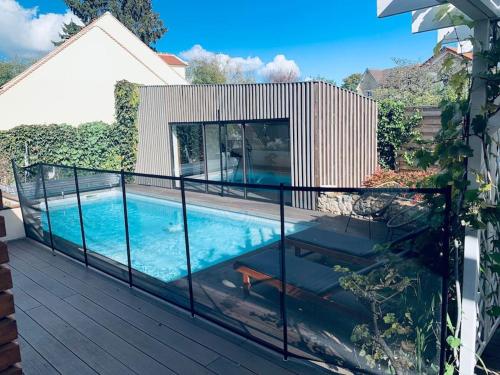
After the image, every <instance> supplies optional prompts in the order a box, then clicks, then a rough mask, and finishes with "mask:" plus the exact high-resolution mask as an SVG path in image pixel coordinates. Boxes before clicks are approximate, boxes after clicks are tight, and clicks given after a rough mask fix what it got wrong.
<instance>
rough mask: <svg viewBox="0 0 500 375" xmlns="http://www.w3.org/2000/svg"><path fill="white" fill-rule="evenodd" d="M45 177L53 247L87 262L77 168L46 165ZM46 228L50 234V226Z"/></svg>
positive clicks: (44, 168)
mask: <svg viewBox="0 0 500 375" xmlns="http://www.w3.org/2000/svg"><path fill="white" fill-rule="evenodd" d="M43 176H44V182H45V191H46V194H47V202H48V206H49V211H48V214H49V216H50V224H51V228H52V238H53V241H54V247H55V248H56V249H57V250H59V251H61V252H63V253H65V254H67V255H69V256H71V257H74V258H77V259H79V260H84V254H83V247H82V246H83V241H82V234H81V226H80V216H79V212H78V203H77V197H76V192H77V189H76V182H75V174H74V169H73V167H60V166H49V165H44V166H43ZM43 225H44V230H45V231H47V232H48V230H49V228H48V223H43Z"/></svg>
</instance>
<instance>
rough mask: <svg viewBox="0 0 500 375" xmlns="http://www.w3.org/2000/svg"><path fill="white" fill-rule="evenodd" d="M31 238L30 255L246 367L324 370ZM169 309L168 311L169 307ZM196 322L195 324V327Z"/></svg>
mask: <svg viewBox="0 0 500 375" xmlns="http://www.w3.org/2000/svg"><path fill="white" fill-rule="evenodd" d="M31 243H33V242H32V241H26V242H23V243H20V245H21V246H20V250H21V251H22V252H27V253H29V254H30V255H33V256H36V257H40V258H42V259H46V261H47V264H46V265H47V266H48V267H49V268H50V267H57V268H59V269H60V270H61V271H62V272H63V273H65V274H66V276H65V277H75V278H79V279H81V280H82V281H83V282H86V283H88V284H89V285H96V286H98V288H99V291H102V292H104V293H107V294H108V296H110V297H112V298H116V299H118V300H120V301H121V302H123V303H125V304H127V305H128V306H130V307H131V308H133V309H137V310H138V311H140V312H141V313H143V314H146V315H148V316H150V317H151V318H153V319H155V320H157V321H158V322H160V323H162V324H165V325H169V326H171V327H172V328H173V329H176V330H178V331H179V332H181V333H186V332H189V333H190V337H191V338H192V339H194V340H196V341H198V342H200V343H203V344H204V345H207V346H208V347H210V348H213V349H214V350H216V351H217V352H218V353H220V354H221V355H222V356H225V357H226V358H229V359H230V360H232V361H236V362H238V363H240V364H242V365H244V366H245V367H247V368H249V369H251V370H253V371H260V373H262V374H272V375H275V374H290V373H297V374H304V373H308V374H310V373H317V372H318V371H319V372H322V369H320V368H318V367H317V366H312V365H310V364H308V363H307V362H305V361H287V362H284V361H282V357H281V356H280V355H279V354H277V353H274V352H271V351H268V350H266V349H264V348H262V347H260V346H257V345H256V344H254V343H250V344H249V345H247V349H242V348H241V344H242V343H244V342H246V340H245V339H244V338H241V337H239V336H236V335H233V334H230V333H229V332H227V331H225V330H221V329H220V328H218V327H215V326H213V325H212V324H209V323H207V322H205V321H203V320H200V319H194V320H192V319H190V318H189V317H185V316H183V315H184V312H179V311H177V310H176V309H174V308H171V307H170V306H169V305H167V304H166V303H164V302H161V301H159V300H157V299H152V298H150V297H149V296H148V295H146V294H145V293H143V292H141V291H138V290H134V289H132V290H130V289H128V288H123V289H122V288H117V287H116V284H117V282H116V281H115V280H113V279H110V278H109V277H107V276H106V275H102V274H100V273H98V272H92V271H91V272H89V271H88V270H86V269H85V268H84V267H81V266H80V264H78V263H76V262H74V261H73V260H71V259H68V258H66V257H64V256H56V257H55V258H57V259H54V257H52V255H51V254H50V252H49V251H47V250H46V249H45V247H42V249H41V250H42V251H39V250H38V249H34V248H33V247H41V245H39V244H37V243H33V246H31V247H30V246H29V245H30V244H31ZM167 309H168V311H167ZM193 325H194V326H195V327H193Z"/></svg>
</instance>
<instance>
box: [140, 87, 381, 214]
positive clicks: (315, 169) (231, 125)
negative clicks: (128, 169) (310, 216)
mask: <svg viewBox="0 0 500 375" xmlns="http://www.w3.org/2000/svg"><path fill="white" fill-rule="evenodd" d="M376 127H377V105H376V103H375V102H374V101H373V100H371V99H369V98H366V97H363V96H361V95H358V94H356V93H354V92H351V91H348V90H344V89H341V88H338V87H336V86H334V85H331V84H328V83H326V82H316V81H310V82H298V83H270V84H243V85H241V84H238V85H235V84H224V85H190V86H143V87H141V89H140V108H139V150H138V161H137V167H136V171H137V172H141V173H149V174H160V175H168V176H181V175H182V176H185V177H190V178H195V179H199V180H215V181H227V182H239V183H247V184H277V185H279V184H281V183H283V184H285V185H291V186H311V187H312V186H316V187H317V186H331V187H353V186H354V187H356V186H361V184H362V182H363V180H364V179H365V178H366V176H368V175H370V174H372V173H373V172H374V170H375V168H376V165H377V140H376ZM189 185H190V187H191V188H193V189H198V190H200V189H201V190H203V189H205V190H210V187H208V186H206V185H205V184H201V183H200V184H192V183H191V184H189ZM216 189H220V187H217V188H212V190H216ZM230 193H232V194H235V195H241V196H244V197H245V198H247V197H249V198H256V199H259V198H264V199H265V198H271V197H269V196H268V194H267V196H266V193H265V192H264V191H262V190H255V189H254V190H249V189H232V190H231V191H230ZM288 199H289V200H290V201H292V202H293V205H294V206H299V207H315V205H316V200H315V197H314V195H311V194H298V193H296V194H293V196H289V197H288Z"/></svg>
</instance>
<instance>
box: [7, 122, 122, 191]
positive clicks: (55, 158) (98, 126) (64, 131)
mask: <svg viewBox="0 0 500 375" xmlns="http://www.w3.org/2000/svg"><path fill="white" fill-rule="evenodd" d="M119 134H120V133H119V129H118V127H117V126H116V125H108V124H105V123H103V122H93V123H87V124H82V125H80V126H78V127H74V126H71V125H67V124H62V125H58V124H54V125H22V126H17V127H15V128H13V129H10V130H7V131H1V132H0V166H1V169H0V183H2V184H6V185H7V184H10V183H12V175H11V168H10V160H11V159H15V160H16V162H17V163H18V164H19V165H24V158H25V150H26V146H27V149H28V154H29V163H30V164H33V163H37V162H45V163H55V164H65V165H78V166H81V167H88V168H104V169H120V168H121V157H120V153H119V148H118V143H119V142H118V139H119V138H120V137H119Z"/></svg>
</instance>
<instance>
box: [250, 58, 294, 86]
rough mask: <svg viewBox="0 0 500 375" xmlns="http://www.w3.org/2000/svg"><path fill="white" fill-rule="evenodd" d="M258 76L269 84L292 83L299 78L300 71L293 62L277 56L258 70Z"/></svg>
mask: <svg viewBox="0 0 500 375" xmlns="http://www.w3.org/2000/svg"><path fill="white" fill-rule="evenodd" d="M260 74H262V76H263V77H264V78H265V79H266V80H267V81H269V82H293V81H296V80H297V79H298V78H299V77H300V69H299V66H298V65H297V63H296V62H295V61H294V60H288V59H287V58H286V56H285V55H277V56H276V57H275V58H274V60H273V61H271V62H269V63H267V64H266V66H264V67H263V68H262V69H261V70H260Z"/></svg>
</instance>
